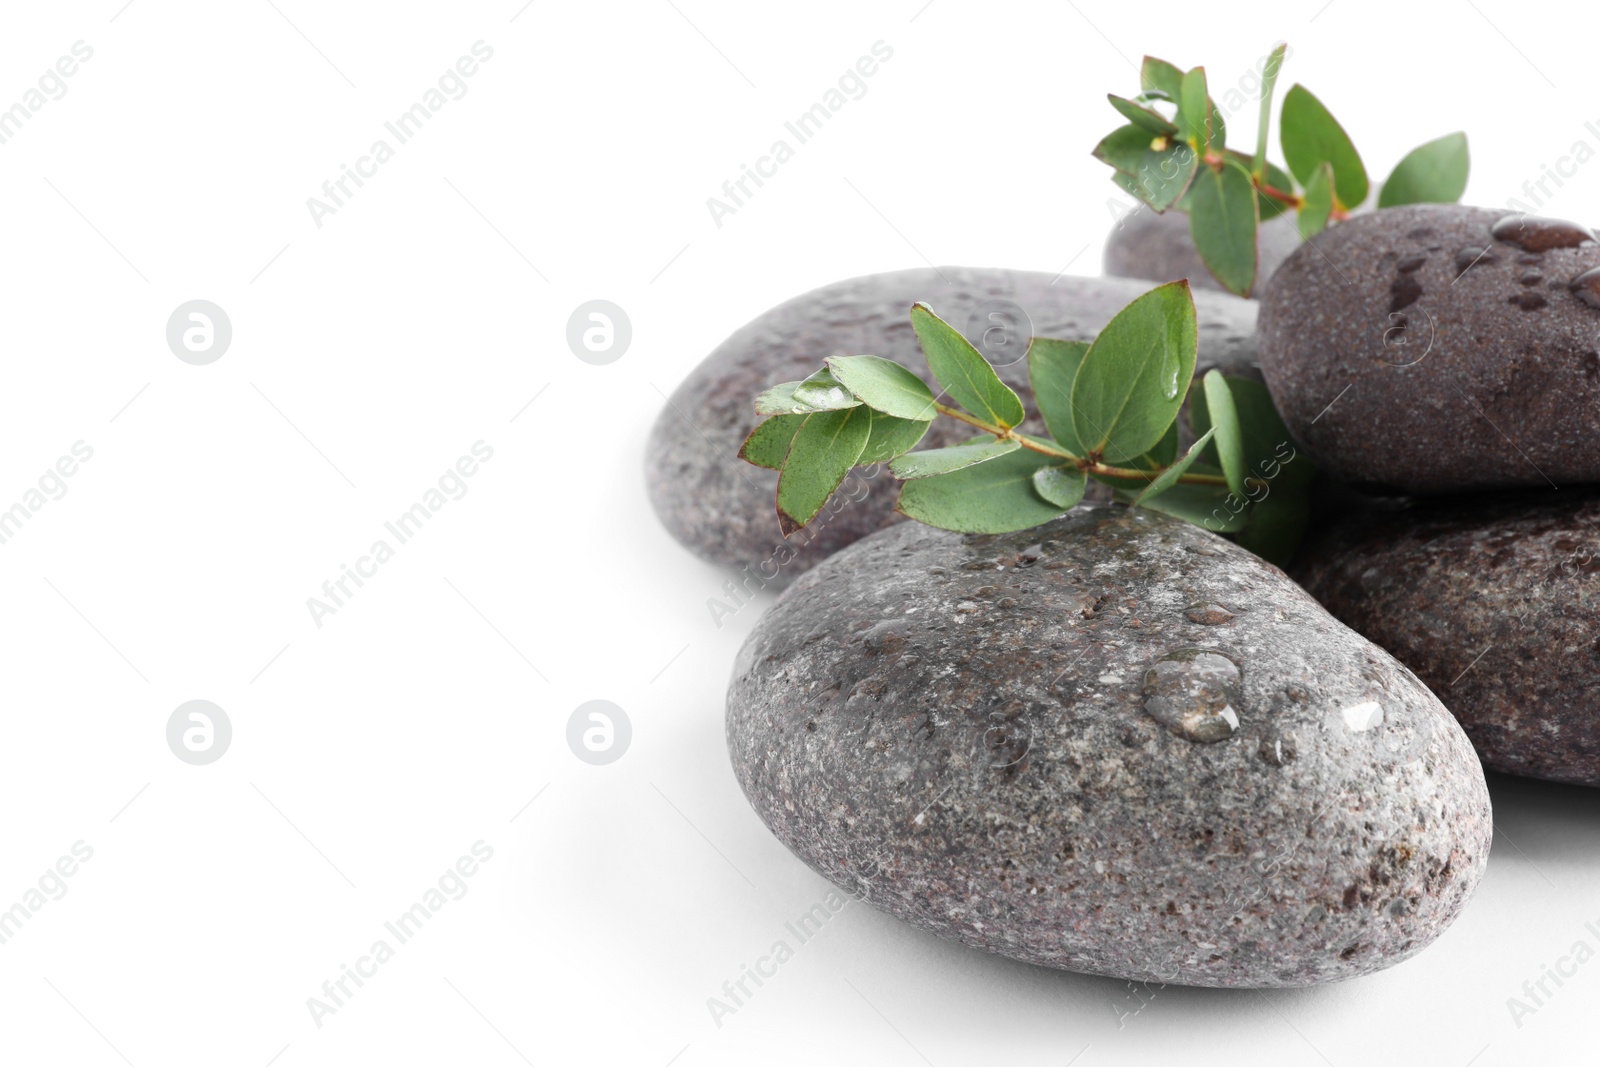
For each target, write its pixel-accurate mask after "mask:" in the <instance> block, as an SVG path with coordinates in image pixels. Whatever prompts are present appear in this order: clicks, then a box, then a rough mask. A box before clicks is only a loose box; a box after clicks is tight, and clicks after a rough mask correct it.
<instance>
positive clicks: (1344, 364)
mask: <svg viewBox="0 0 1600 1067" xmlns="http://www.w3.org/2000/svg"><path fill="white" fill-rule="evenodd" d="M1505 216H1506V212H1505V211H1502V210H1487V209H1484V208H1472V207H1461V206H1457V205H1454V204H1416V205H1412V206H1409V207H1397V208H1387V209H1385V210H1382V211H1375V212H1373V213H1372V214H1370V215H1361V216H1357V217H1355V218H1353V219H1350V220H1349V221H1347V222H1342V223H1339V224H1337V225H1335V226H1332V227H1330V228H1329V229H1328V230H1326V231H1325V232H1323V233H1321V234H1319V235H1318V236H1317V237H1315V238H1314V239H1312V240H1311V241H1310V242H1308V243H1307V244H1306V246H1305V247H1304V248H1302V249H1301V250H1300V251H1298V252H1296V253H1295V254H1294V255H1292V256H1290V257H1289V259H1288V260H1287V261H1286V262H1285V263H1284V265H1283V266H1282V267H1281V268H1279V270H1278V273H1277V274H1275V275H1274V276H1273V279H1272V282H1271V284H1270V285H1269V286H1268V288H1267V291H1266V292H1265V293H1264V294H1263V296H1262V298H1261V322H1260V331H1259V334H1258V341H1259V344H1260V349H1261V365H1262V370H1263V372H1264V373H1265V375H1266V378H1267V386H1268V387H1269V388H1270V389H1271V391H1272V397H1273V400H1274V401H1276V403H1277V406H1278V410H1279V412H1281V413H1282V415H1283V419H1284V423H1285V424H1286V425H1287V426H1288V428H1289V432H1290V433H1292V434H1293V435H1294V437H1295V439H1296V440H1298V441H1299V442H1301V443H1302V444H1304V445H1305V446H1306V449H1307V450H1308V451H1309V452H1310V454H1311V455H1312V457H1313V458H1314V459H1315V460H1316V462H1317V464H1318V465H1319V466H1321V467H1322V468H1323V469H1325V470H1327V471H1328V472H1329V473H1331V474H1333V475H1334V476H1335V477H1338V478H1340V479H1342V480H1344V481H1346V482H1349V483H1352V484H1355V485H1357V486H1360V487H1365V488H1369V489H1373V490H1380V491H1399V492H1405V493H1445V492H1460V491H1466V490H1475V489H1499V488H1513V487H1517V486H1551V485H1567V484H1570V483H1574V482H1600V448H1596V447H1595V444H1596V442H1597V441H1600V306H1597V304H1600V293H1597V292H1596V291H1595V288H1594V286H1593V285H1592V284H1591V285H1590V286H1588V287H1587V288H1586V287H1584V286H1581V285H1580V286H1579V288H1577V289H1574V288H1573V287H1572V284H1573V282H1574V281H1576V280H1578V279H1579V277H1580V276H1581V275H1582V274H1583V273H1584V272H1586V271H1589V270H1592V269H1594V268H1596V267H1600V245H1596V244H1595V243H1594V242H1593V240H1591V239H1589V238H1588V236H1587V231H1585V230H1583V229H1582V228H1581V227H1573V226H1572V224H1551V223H1549V222H1548V221H1541V220H1531V221H1530V223H1529V230H1528V232H1527V233H1526V234H1524V235H1522V236H1521V237H1519V240H1520V241H1521V242H1522V243H1521V244H1519V243H1518V242H1517V241H1513V240H1497V239H1496V238H1495V237H1494V236H1493V234H1492V233H1491V232H1490V231H1491V228H1492V227H1493V226H1494V225H1495V224H1496V222H1498V221H1499V220H1501V219H1503V218H1504V217H1505ZM1563 234H1565V237H1566V242H1565V243H1567V244H1568V245H1569V246H1567V247H1561V246H1559V244H1560V243H1561V241H1562V235H1563ZM1541 235H1543V237H1545V238H1552V239H1555V240H1556V241H1557V242H1558V246H1555V247H1550V246H1548V240H1544V239H1541ZM1523 245H1528V246H1529V247H1523Z"/></svg>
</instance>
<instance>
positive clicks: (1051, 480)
mask: <svg viewBox="0 0 1600 1067" xmlns="http://www.w3.org/2000/svg"><path fill="white" fill-rule="evenodd" d="M1088 485H1089V480H1088V479H1087V478H1086V477H1084V474H1083V471H1081V470H1080V469H1078V468H1077V467H1074V466H1070V465H1068V466H1063V467H1040V468H1039V469H1038V470H1036V471H1034V472H1033V490H1034V492H1036V493H1038V494H1039V495H1040V496H1042V497H1044V498H1045V500H1047V501H1049V502H1050V503H1052V504H1054V505H1056V506H1057V507H1061V508H1075V507H1077V506H1078V501H1080V500H1082V499H1083V492H1084V490H1085V489H1086V488H1088Z"/></svg>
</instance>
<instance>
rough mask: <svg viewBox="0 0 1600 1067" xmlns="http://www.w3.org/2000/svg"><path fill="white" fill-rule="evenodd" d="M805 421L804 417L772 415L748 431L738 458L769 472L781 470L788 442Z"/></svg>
mask: <svg viewBox="0 0 1600 1067" xmlns="http://www.w3.org/2000/svg"><path fill="white" fill-rule="evenodd" d="M805 421H806V416H804V415H774V416H772V418H770V419H766V420H764V421H763V422H762V423H761V425H759V426H757V427H756V428H755V429H753V430H751V431H750V435H749V436H748V437H746V438H745V439H744V444H743V445H741V446H740V447H739V458H740V459H742V460H745V461H746V462H749V463H754V464H755V465H756V466H758V467H765V468H767V470H769V471H781V470H783V460H784V457H785V456H787V455H788V454H789V442H791V441H793V440H794V435H795V434H797V433H799V432H800V425H801V424H802V423H804V422H805Z"/></svg>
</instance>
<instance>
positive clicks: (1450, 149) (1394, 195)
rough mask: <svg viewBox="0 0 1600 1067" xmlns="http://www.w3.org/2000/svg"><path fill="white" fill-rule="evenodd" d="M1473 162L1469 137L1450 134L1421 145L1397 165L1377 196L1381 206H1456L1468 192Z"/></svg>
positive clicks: (1460, 134) (1461, 134)
mask: <svg viewBox="0 0 1600 1067" xmlns="http://www.w3.org/2000/svg"><path fill="white" fill-rule="evenodd" d="M1471 169H1472V162H1471V159H1470V158H1469V156H1468V155H1467V135H1466V134H1464V133H1450V134H1446V135H1445V136H1443V137H1440V138H1439V139H1438V140H1436V141H1429V142H1428V143H1427V144H1424V145H1418V146H1417V147H1416V148H1413V149H1412V150H1411V151H1410V152H1408V153H1407V154H1406V157H1405V158H1404V159H1402V160H1401V161H1400V162H1399V163H1398V164H1396V165H1395V168H1394V173H1392V174H1390V175H1389V179H1388V181H1386V182H1384V183H1383V188H1382V189H1381V190H1380V191H1379V193H1378V206H1379V207H1396V206H1398V205H1400V204H1453V203H1455V202H1456V201H1458V200H1460V199H1461V194H1462V193H1464V192H1466V190H1467V173H1468V171H1470V170H1471Z"/></svg>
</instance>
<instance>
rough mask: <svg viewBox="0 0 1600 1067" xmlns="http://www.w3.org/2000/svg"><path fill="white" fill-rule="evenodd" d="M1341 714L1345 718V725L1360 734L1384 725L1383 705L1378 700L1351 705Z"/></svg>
mask: <svg viewBox="0 0 1600 1067" xmlns="http://www.w3.org/2000/svg"><path fill="white" fill-rule="evenodd" d="M1340 714H1341V715H1343V716H1344V724H1345V725H1346V726H1348V727H1350V729H1351V730H1354V731H1355V732H1356V733H1358V734H1359V733H1363V732H1365V731H1367V730H1371V729H1372V728H1373V727H1375V726H1380V725H1382V724H1383V705H1382V704H1380V703H1378V702H1377V701H1376V700H1364V701H1362V702H1361V703H1359V704H1351V705H1350V706H1349V707H1348V708H1345V709H1344V711H1342V712H1340Z"/></svg>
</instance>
